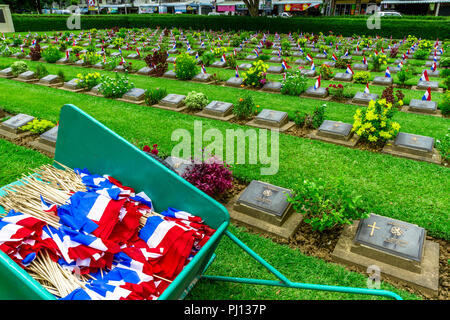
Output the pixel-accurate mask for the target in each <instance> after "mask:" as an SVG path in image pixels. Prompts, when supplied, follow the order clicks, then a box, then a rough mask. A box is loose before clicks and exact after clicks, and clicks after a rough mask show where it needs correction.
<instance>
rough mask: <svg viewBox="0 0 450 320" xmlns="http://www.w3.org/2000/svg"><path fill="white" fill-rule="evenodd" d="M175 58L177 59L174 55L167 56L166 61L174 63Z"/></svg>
mask: <svg viewBox="0 0 450 320" xmlns="http://www.w3.org/2000/svg"><path fill="white" fill-rule="evenodd" d="M176 59H177V58H176V57H168V58H167V60H166V61H167V62H168V63H174V62H175V60H176Z"/></svg>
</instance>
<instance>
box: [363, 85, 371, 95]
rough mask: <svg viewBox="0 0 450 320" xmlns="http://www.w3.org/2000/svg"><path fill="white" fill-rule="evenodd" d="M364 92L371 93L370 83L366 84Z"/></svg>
mask: <svg viewBox="0 0 450 320" xmlns="http://www.w3.org/2000/svg"><path fill="white" fill-rule="evenodd" d="M364 93H367V94H369V93H370V90H369V83H367V84H366V88H365V89H364Z"/></svg>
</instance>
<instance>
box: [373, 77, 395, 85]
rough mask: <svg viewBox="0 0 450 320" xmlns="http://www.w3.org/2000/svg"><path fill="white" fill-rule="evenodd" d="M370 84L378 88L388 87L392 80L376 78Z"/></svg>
mask: <svg viewBox="0 0 450 320" xmlns="http://www.w3.org/2000/svg"><path fill="white" fill-rule="evenodd" d="M372 83H373V84H376V85H379V86H390V85H391V84H392V78H388V77H382V76H377V77H375V78H374V79H373V81H372Z"/></svg>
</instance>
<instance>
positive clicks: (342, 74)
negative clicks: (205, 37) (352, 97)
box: [334, 72, 353, 81]
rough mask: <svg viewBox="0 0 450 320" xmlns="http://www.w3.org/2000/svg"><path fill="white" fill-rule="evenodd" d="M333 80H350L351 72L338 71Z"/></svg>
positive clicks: (351, 78) (351, 77)
mask: <svg viewBox="0 0 450 320" xmlns="http://www.w3.org/2000/svg"><path fill="white" fill-rule="evenodd" d="M334 80H336V81H352V80H353V74H351V73H345V72H338V73H336V75H335V76H334Z"/></svg>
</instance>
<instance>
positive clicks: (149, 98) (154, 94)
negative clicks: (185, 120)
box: [145, 88, 167, 106]
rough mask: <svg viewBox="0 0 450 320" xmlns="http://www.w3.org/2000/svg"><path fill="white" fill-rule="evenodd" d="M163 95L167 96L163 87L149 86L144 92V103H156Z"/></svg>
mask: <svg viewBox="0 0 450 320" xmlns="http://www.w3.org/2000/svg"><path fill="white" fill-rule="evenodd" d="M165 96H167V89H165V88H151V89H149V90H147V92H146V93H145V103H146V104H147V105H149V106H151V105H154V104H157V103H158V102H160V101H161V100H162V99H163V98H164V97H165Z"/></svg>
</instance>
